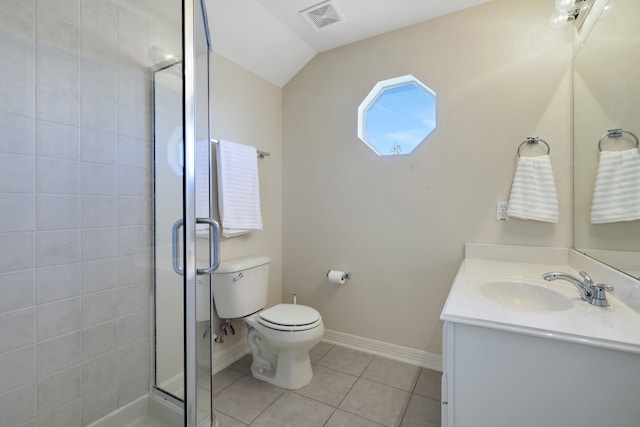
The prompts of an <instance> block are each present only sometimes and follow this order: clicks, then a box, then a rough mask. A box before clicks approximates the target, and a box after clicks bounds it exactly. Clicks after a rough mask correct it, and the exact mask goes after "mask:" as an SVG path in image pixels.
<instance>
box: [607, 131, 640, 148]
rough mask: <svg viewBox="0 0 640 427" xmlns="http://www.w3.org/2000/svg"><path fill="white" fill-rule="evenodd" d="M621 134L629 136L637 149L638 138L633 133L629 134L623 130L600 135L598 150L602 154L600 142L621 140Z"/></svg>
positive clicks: (639, 142)
mask: <svg viewBox="0 0 640 427" xmlns="http://www.w3.org/2000/svg"><path fill="white" fill-rule="evenodd" d="M623 133H626V134H627V135H631V136H632V137H633V139H635V140H636V148H638V145H639V144H640V141H638V137H637V136H636V135H635V134H634V133H633V132H629V131H628V130H623V129H609V130H608V131H607V133H605V134H604V135H602V138H600V140H599V141H598V150H599V151H600V152H601V153H602V141H604V140H605V139H607V138H621V137H622V134H623Z"/></svg>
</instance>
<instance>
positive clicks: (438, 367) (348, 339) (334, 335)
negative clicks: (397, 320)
mask: <svg viewBox="0 0 640 427" xmlns="http://www.w3.org/2000/svg"><path fill="white" fill-rule="evenodd" d="M322 341H324V342H327V343H329V344H337V345H341V346H343V347H348V348H351V349H353V350H359V351H363V352H365V353H370V354H375V355H376V356H381V357H386V358H388V359H393V360H397V361H399V362H404V363H408V364H410V365H415V366H420V367H423V368H428V369H432V370H434V371H440V372H442V356H441V355H439V354H433V353H427V352H426V351H421V350H416V349H414V348H410V347H404V346H401V345H396V344H389V343H386V342H383V341H377V340H372V339H369V338H363V337H358V336H355V335H349V334H345V333H343V332H338V331H332V330H329V329H325V331H324V337H323V338H322Z"/></svg>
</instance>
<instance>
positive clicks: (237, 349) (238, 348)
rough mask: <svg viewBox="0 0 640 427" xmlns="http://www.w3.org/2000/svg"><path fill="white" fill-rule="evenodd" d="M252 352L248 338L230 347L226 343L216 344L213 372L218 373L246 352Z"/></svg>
mask: <svg viewBox="0 0 640 427" xmlns="http://www.w3.org/2000/svg"><path fill="white" fill-rule="evenodd" d="M249 353H251V349H250V348H249V345H248V344H247V341H246V340H240V341H238V342H236V343H234V344H231V345H229V346H228V347H227V346H226V345H225V344H215V346H214V349H213V373H214V374H215V373H217V372H219V371H221V370H223V369H224V368H226V367H227V366H229V365H231V364H232V363H233V362H235V361H236V360H239V359H241V358H242V357H243V356H244V355H245V354H249Z"/></svg>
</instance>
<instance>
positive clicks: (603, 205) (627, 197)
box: [591, 148, 640, 224]
mask: <svg viewBox="0 0 640 427" xmlns="http://www.w3.org/2000/svg"><path fill="white" fill-rule="evenodd" d="M637 219H640V153H639V152H638V149H636V148H633V149H631V150H624V151H603V152H601V153H600V163H599V165H598V174H597V175H596V184H595V188H594V190H593V200H592V201H591V223H592V224H603V223H607V222H621V221H635V220H637Z"/></svg>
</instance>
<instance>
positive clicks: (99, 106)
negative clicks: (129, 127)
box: [81, 95, 118, 132]
mask: <svg viewBox="0 0 640 427" xmlns="http://www.w3.org/2000/svg"><path fill="white" fill-rule="evenodd" d="M117 111H118V108H117V106H116V103H115V101H103V100H101V99H98V98H95V97H93V96H88V95H83V96H82V108H81V113H82V127H83V128H85V129H93V130H98V131H101V132H116V131H117V129H118V114H117Z"/></svg>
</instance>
